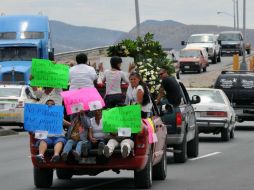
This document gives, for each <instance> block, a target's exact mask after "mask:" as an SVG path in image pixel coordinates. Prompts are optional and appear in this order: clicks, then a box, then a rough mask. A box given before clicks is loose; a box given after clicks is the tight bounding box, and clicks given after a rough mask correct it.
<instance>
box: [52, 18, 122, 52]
mask: <svg viewBox="0 0 254 190" xmlns="http://www.w3.org/2000/svg"><path fill="white" fill-rule="evenodd" d="M50 27H51V33H52V40H53V46H54V48H55V52H56V53H58V52H67V51H75V50H83V49H88V48H94V47H102V46H106V45H112V44H113V43H115V42H116V41H117V40H118V39H119V38H120V37H121V36H122V35H123V34H124V32H121V31H114V30H107V29H100V28H93V27H86V26H73V25H70V24H66V23H63V22H59V21H54V20H53V21H50Z"/></svg>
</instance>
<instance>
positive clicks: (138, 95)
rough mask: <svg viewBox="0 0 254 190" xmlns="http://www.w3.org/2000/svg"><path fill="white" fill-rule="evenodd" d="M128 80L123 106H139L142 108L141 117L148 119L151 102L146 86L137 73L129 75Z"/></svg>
mask: <svg viewBox="0 0 254 190" xmlns="http://www.w3.org/2000/svg"><path fill="white" fill-rule="evenodd" d="M129 80H130V85H129V86H128V89H127V92H126V99H125V104H127V105H128V104H140V105H141V106H142V108H141V117H142V118H147V117H149V116H150V114H151V110H152V102H151V98H150V95H149V91H148V88H147V86H146V84H145V83H144V82H143V80H142V78H141V76H140V75H139V74H138V73H137V72H133V73H131V74H130V76H129Z"/></svg>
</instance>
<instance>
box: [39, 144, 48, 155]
mask: <svg viewBox="0 0 254 190" xmlns="http://www.w3.org/2000/svg"><path fill="white" fill-rule="evenodd" d="M47 148H48V144H47V143H46V142H45V141H41V142H40V145H39V154H40V155H44V153H45V152H46V150H47Z"/></svg>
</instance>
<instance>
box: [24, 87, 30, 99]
mask: <svg viewBox="0 0 254 190" xmlns="http://www.w3.org/2000/svg"><path fill="white" fill-rule="evenodd" d="M25 93H26V95H27V96H29V97H30V96H31V92H30V90H29V88H26V89H25Z"/></svg>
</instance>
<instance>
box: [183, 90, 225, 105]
mask: <svg viewBox="0 0 254 190" xmlns="http://www.w3.org/2000/svg"><path fill="white" fill-rule="evenodd" d="M188 93H189V95H190V96H193V95H198V96H199V97H200V99H201V101H200V103H201V104H211V103H222V104H225V102H224V100H223V98H222V96H221V94H220V92H219V91H216V90H189V91H188Z"/></svg>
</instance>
